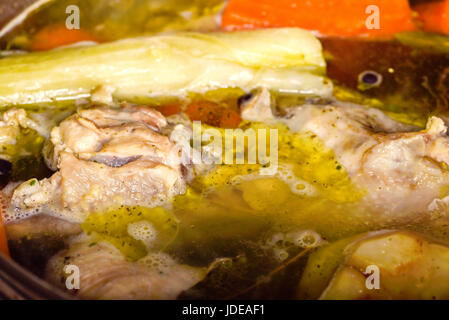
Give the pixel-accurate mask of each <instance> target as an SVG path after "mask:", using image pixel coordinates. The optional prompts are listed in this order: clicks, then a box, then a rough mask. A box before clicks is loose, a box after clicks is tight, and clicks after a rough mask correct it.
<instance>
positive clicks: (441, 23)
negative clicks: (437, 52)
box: [413, 0, 449, 34]
mask: <svg viewBox="0 0 449 320" xmlns="http://www.w3.org/2000/svg"><path fill="white" fill-rule="evenodd" d="M413 9H414V10H415V11H417V12H418V14H419V17H418V20H419V21H420V22H421V23H422V28H423V30H425V31H432V32H439V33H445V34H449V0H443V1H438V2H429V3H423V4H419V5H416V6H415V7H414V8H413Z"/></svg>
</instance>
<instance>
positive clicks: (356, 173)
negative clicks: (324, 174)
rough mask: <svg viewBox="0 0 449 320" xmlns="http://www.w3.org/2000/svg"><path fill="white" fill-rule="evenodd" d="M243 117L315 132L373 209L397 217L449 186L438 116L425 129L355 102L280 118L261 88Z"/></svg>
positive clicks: (448, 146) (447, 153)
mask: <svg viewBox="0 0 449 320" xmlns="http://www.w3.org/2000/svg"><path fill="white" fill-rule="evenodd" d="M242 118H243V119H246V120H250V121H264V122H267V123H269V124H270V123H275V122H281V123H284V124H285V125H287V126H288V127H289V128H290V130H291V131H292V132H297V133H310V134H313V135H315V136H317V137H318V138H319V139H321V140H322V141H323V143H324V145H325V146H326V147H327V148H329V149H331V150H333V151H334V153H335V155H336V157H337V160H338V161H339V163H340V164H341V165H343V166H344V168H345V169H346V171H347V173H348V175H349V177H350V178H351V180H352V181H353V182H354V183H355V184H356V185H358V186H359V187H360V188H362V189H363V190H365V191H367V192H366V195H365V196H364V199H363V200H362V201H363V202H364V203H365V204H366V208H369V211H370V212H374V213H375V214H377V213H382V214H384V215H390V216H393V217H395V218H399V217H401V216H409V217H410V216H412V215H413V214H418V213H423V212H427V211H428V209H429V205H430V204H431V203H432V202H433V201H434V200H435V199H437V198H439V197H440V190H441V189H442V188H443V187H445V186H447V185H449V171H448V170H447V166H448V165H449V137H448V136H447V134H446V131H447V128H446V126H445V125H444V123H443V121H442V120H441V119H439V118H437V117H431V118H430V119H429V121H428V124H427V128H426V129H424V130H421V131H418V130H419V129H418V128H416V127H414V126H411V125H406V124H403V123H400V122H397V121H394V120H392V119H390V118H389V117H387V116H386V115H385V114H384V113H383V112H382V111H380V110H377V109H373V108H368V107H364V106H359V105H354V104H343V103H335V105H307V104H306V105H303V106H300V107H294V108H291V109H289V110H287V115H286V116H285V117H276V116H275V115H273V112H272V110H271V101H270V95H269V93H268V92H267V91H262V92H260V93H259V94H258V95H256V96H255V97H254V98H253V99H252V100H250V101H248V102H247V103H246V104H244V105H243V106H242Z"/></svg>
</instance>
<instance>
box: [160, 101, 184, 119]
mask: <svg viewBox="0 0 449 320" xmlns="http://www.w3.org/2000/svg"><path fill="white" fill-rule="evenodd" d="M157 110H158V111H159V112H160V113H162V114H163V115H164V116H166V117H168V116H172V115H174V114H177V113H180V112H182V105H181V104H180V103H176V102H173V103H168V104H164V105H161V106H160V107H157Z"/></svg>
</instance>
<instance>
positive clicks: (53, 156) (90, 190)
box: [5, 105, 188, 222]
mask: <svg viewBox="0 0 449 320" xmlns="http://www.w3.org/2000/svg"><path fill="white" fill-rule="evenodd" d="M179 126H182V125H178V126H176V127H175V128H171V127H169V125H168V124H167V121H166V119H165V118H164V117H163V116H162V115H161V114H160V113H159V112H157V111H155V110H153V109H150V108H146V107H136V106H129V105H125V106H123V107H121V108H118V109H113V108H106V107H97V108H92V109H87V110H79V111H78V112H77V113H76V114H74V115H73V116H71V117H69V118H68V119H66V120H64V121H63V122H62V123H61V124H60V125H59V126H58V127H56V128H54V129H53V130H52V132H51V139H50V140H51V147H50V148H47V149H50V151H51V152H49V154H50V155H49V157H48V159H47V162H48V165H49V166H50V167H51V168H53V169H54V170H58V171H57V172H56V173H55V174H54V175H53V176H52V177H50V178H49V179H44V180H41V181H37V180H36V179H32V180H30V181H27V182H25V183H23V184H22V185H20V186H19V187H18V188H17V189H15V191H14V193H13V195H12V199H11V205H10V207H9V210H8V212H7V213H6V215H5V219H6V221H9V220H15V219H18V218H23V217H26V216H31V215H34V214H37V213H48V214H52V215H55V216H58V217H62V218H64V219H66V220H69V221H73V222H80V221H83V220H84V218H85V217H86V216H87V215H88V214H89V213H90V212H98V211H102V210H105V209H106V208H110V207H114V206H121V205H123V206H144V207H154V206H157V205H161V204H163V203H164V202H165V201H166V200H167V199H168V198H170V197H172V196H174V195H176V194H180V193H182V192H184V190H185V187H186V172H187V170H186V166H187V165H188V164H187V163H182V161H183V158H182V152H181V151H180V150H181V149H180V148H181V147H180V145H179V141H180V138H179V134H177V135H176V139H171V138H170V134H171V133H174V132H177V133H179V131H180V130H178V129H179V128H178V127H179ZM163 132H164V133H165V134H164V133H163ZM186 139H188V137H187V138H186Z"/></svg>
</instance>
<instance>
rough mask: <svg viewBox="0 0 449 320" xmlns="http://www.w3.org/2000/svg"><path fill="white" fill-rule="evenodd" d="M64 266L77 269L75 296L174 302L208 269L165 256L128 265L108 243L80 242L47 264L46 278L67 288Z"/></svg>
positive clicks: (163, 254) (157, 254)
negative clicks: (77, 284)
mask: <svg viewBox="0 0 449 320" xmlns="http://www.w3.org/2000/svg"><path fill="white" fill-rule="evenodd" d="M67 265H74V266H77V267H78V268H79V276H80V278H79V284H80V287H79V291H77V295H78V296H79V297H81V298H84V299H153V300H154V299H175V298H176V297H177V296H178V295H179V294H180V293H181V292H182V291H184V290H187V289H189V288H191V287H192V286H194V285H195V284H196V283H198V282H199V281H201V280H202V279H203V278H204V277H205V276H206V274H207V268H194V267H189V266H187V265H182V264H179V263H177V262H176V261H174V260H173V259H172V258H171V257H170V256H169V255H168V254H165V253H150V254H149V255H148V256H146V257H144V258H142V259H140V260H138V261H136V262H129V261H127V260H126V259H125V257H124V256H123V255H122V254H121V253H120V251H119V250H118V249H116V248H115V247H114V246H112V245H110V244H108V243H107V242H99V243H90V242H89V241H87V242H86V241H82V242H79V243H75V244H74V245H73V246H72V247H71V248H70V249H69V250H67V251H63V252H60V253H59V254H58V255H56V256H55V257H53V258H52V259H51V260H50V261H49V264H48V266H47V271H46V274H47V276H46V277H47V279H48V280H49V281H50V282H52V283H54V284H55V285H57V286H59V287H61V288H63V289H66V281H67V280H66V278H67V277H68V276H69V274H67V273H66V272H65V269H64V267H65V266H67ZM61 279H62V280H61Z"/></svg>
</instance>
